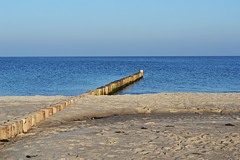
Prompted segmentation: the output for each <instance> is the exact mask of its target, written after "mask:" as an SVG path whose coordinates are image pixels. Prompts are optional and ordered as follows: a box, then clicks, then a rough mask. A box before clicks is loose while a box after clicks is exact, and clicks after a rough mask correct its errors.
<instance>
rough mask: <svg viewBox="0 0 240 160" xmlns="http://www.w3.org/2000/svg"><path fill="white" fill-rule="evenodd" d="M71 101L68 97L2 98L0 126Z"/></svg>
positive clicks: (0, 99) (0, 98) (0, 101)
mask: <svg viewBox="0 0 240 160" xmlns="http://www.w3.org/2000/svg"><path fill="white" fill-rule="evenodd" d="M68 99H70V97H67V96H3V97H0V111H1V112H0V125H1V124H4V123H6V122H9V121H13V120H16V119H19V118H22V117H24V116H26V115H27V114H30V113H33V112H35V111H39V110H40V109H42V108H47V107H49V106H51V105H54V104H58V103H61V102H64V101H66V100H68Z"/></svg>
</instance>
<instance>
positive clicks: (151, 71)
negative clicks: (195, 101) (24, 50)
mask: <svg viewBox="0 0 240 160" xmlns="http://www.w3.org/2000/svg"><path fill="white" fill-rule="evenodd" d="M140 69H143V70H144V71H145V75H144V79H142V80H141V81H139V82H138V83H136V84H134V85H132V86H131V87H128V88H127V89H125V90H124V91H123V92H121V93H120V94H141V93H157V92H240V72H239V71H240V57H58V58H56V57H54V58H49V57H48V58H43V57H42V58H0V96H3V95H79V94H81V93H84V92H87V91H89V90H92V89H95V88H97V87H100V86H103V85H105V84H107V83H109V82H112V81H114V80H117V79H120V78H122V77H125V76H128V75H130V74H132V73H135V72H138V71H139V70H140Z"/></svg>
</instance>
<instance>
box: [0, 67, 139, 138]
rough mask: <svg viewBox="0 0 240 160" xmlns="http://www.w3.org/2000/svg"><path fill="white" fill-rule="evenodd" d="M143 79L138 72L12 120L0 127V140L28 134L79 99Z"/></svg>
mask: <svg viewBox="0 0 240 160" xmlns="http://www.w3.org/2000/svg"><path fill="white" fill-rule="evenodd" d="M142 77H143V70H140V71H139V72H138V73H136V74H132V75H130V76H128V77H125V78H122V79H120V80H117V81H114V82H111V83H109V84H107V85H105V86H103V87H99V88H97V89H95V90H92V91H89V92H87V93H84V94H82V95H79V96H76V97H73V98H72V99H70V100H68V101H66V102H63V103H61V104H56V105H54V106H50V107H46V108H44V109H41V110H40V111H37V112H34V113H31V114H29V115H27V116H25V117H23V118H22V119H19V120H13V121H10V122H7V123H5V124H3V125H2V126H0V140H4V139H10V138H14V137H16V136H17V135H19V134H22V133H26V132H28V131H29V130H30V129H31V128H32V127H33V126H36V124H38V123H39V122H41V121H43V120H44V119H46V118H47V117H49V116H51V115H53V114H55V113H57V112H58V111H61V110H63V109H65V108H66V107H68V106H70V105H71V104H74V103H76V102H77V101H78V100H79V99H81V98H82V97H84V96H87V95H111V94H114V93H116V92H117V91H119V90H121V89H123V88H124V87H126V86H128V85H130V84H132V83H134V82H136V81H138V80H140V79H141V78H142Z"/></svg>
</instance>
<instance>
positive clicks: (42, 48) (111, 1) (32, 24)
mask: <svg viewBox="0 0 240 160" xmlns="http://www.w3.org/2000/svg"><path fill="white" fill-rule="evenodd" d="M121 55H122V56H126V55H132V56H135V55H136V56H138V55H139V56H174V55H176V56H180V55H192V56H195V55H199V56H201V55H202V56H204V55H213V56H214V55H226V56H228V55H237V56H240V0H38V1H37V0H36V1H35V0H1V1H0V56H121Z"/></svg>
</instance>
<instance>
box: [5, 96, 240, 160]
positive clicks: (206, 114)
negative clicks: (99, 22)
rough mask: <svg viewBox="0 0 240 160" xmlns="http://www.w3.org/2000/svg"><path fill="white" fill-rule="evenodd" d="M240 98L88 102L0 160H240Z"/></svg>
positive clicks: (15, 144)
mask: <svg viewBox="0 0 240 160" xmlns="http://www.w3.org/2000/svg"><path fill="white" fill-rule="evenodd" d="M239 110H240V94H236V93H235V94H234V93H228V94H219V93H218V94H207V93H160V94H151V95H122V96H120V95H116V96H87V97H84V98H82V99H81V100H79V101H78V102H77V103H76V104H74V105H72V106H70V107H69V108H67V109H65V110H63V111H61V112H58V113H56V114H55V115H53V116H51V117H49V118H48V119H46V120H45V121H43V122H42V123H40V124H39V125H38V126H36V127H34V128H33V129H32V130H31V131H30V132H29V133H27V134H23V135H20V136H18V137H16V138H14V139H12V140H10V142H2V143H4V144H3V145H2V146H4V147H3V148H2V149H1V150H0V159H7V158H8V159H29V158H32V159H239V157H240V113H239Z"/></svg>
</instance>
